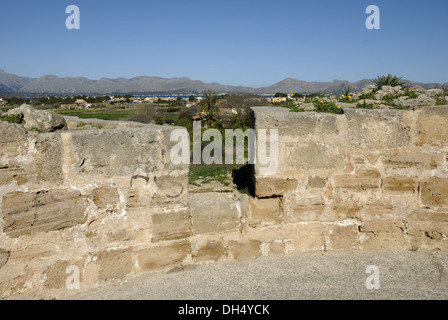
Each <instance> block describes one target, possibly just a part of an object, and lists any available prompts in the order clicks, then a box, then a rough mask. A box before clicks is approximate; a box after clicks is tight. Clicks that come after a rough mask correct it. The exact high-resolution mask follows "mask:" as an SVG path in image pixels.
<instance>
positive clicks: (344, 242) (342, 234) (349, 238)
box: [329, 225, 358, 250]
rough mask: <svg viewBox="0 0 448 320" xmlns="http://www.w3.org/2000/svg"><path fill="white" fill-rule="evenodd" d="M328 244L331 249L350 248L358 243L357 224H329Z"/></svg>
mask: <svg viewBox="0 0 448 320" xmlns="http://www.w3.org/2000/svg"><path fill="white" fill-rule="evenodd" d="M329 227H330V232H329V233H330V244H331V249H332V250H350V249H354V248H355V247H356V245H357V244H358V226H357V225H350V226H339V225H330V226H329Z"/></svg>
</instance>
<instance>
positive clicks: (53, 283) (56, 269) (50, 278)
mask: <svg viewBox="0 0 448 320" xmlns="http://www.w3.org/2000/svg"><path fill="white" fill-rule="evenodd" d="M69 266H76V267H78V269H79V270H80V272H79V283H80V286H81V285H82V284H83V280H84V279H83V278H84V274H83V272H82V269H83V265H82V261H81V260H79V261H62V260H61V261H57V262H56V263H55V264H54V265H52V266H51V267H50V268H48V269H47V271H46V272H45V275H46V281H45V286H46V287H47V288H49V289H62V288H63V289H66V281H67V278H68V277H69V276H70V273H66V271H67V267H69ZM70 272H72V271H70Z"/></svg>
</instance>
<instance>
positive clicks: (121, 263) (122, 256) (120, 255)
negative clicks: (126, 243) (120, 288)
mask: <svg viewBox="0 0 448 320" xmlns="http://www.w3.org/2000/svg"><path fill="white" fill-rule="evenodd" d="M97 264H98V265H99V266H100V275H99V277H100V279H101V280H109V279H120V278H123V277H124V276H126V275H127V274H128V273H129V272H131V270H132V267H133V265H134V264H133V263H132V249H131V248H128V249H118V250H105V251H103V252H100V253H99V254H98V259H97Z"/></svg>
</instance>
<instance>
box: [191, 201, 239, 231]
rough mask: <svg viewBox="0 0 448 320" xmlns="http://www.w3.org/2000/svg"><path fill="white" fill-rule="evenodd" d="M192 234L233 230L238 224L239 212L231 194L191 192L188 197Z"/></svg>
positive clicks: (236, 228) (237, 227)
mask: <svg viewBox="0 0 448 320" xmlns="http://www.w3.org/2000/svg"><path fill="white" fill-rule="evenodd" d="M188 206H189V207H190V210H191V211H190V212H191V218H192V232H193V234H200V233H215V232H222V231H235V230H238V229H239V226H240V213H239V212H238V208H237V205H236V202H235V200H234V198H233V195H229V194H224V193H221V194H217V193H198V194H192V195H190V196H189V199H188Z"/></svg>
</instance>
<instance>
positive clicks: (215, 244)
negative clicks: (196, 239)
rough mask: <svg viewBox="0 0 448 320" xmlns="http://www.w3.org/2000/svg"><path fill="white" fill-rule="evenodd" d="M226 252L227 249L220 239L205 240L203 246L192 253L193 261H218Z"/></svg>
mask: <svg viewBox="0 0 448 320" xmlns="http://www.w3.org/2000/svg"><path fill="white" fill-rule="evenodd" d="M226 253H227V249H226V247H225V246H224V244H223V242H221V241H207V243H206V244H205V245H204V246H201V247H199V248H198V250H197V252H196V253H195V254H194V256H193V257H194V260H195V262H202V261H218V260H219V259H220V258H222V257H224V256H225V255H226Z"/></svg>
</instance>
